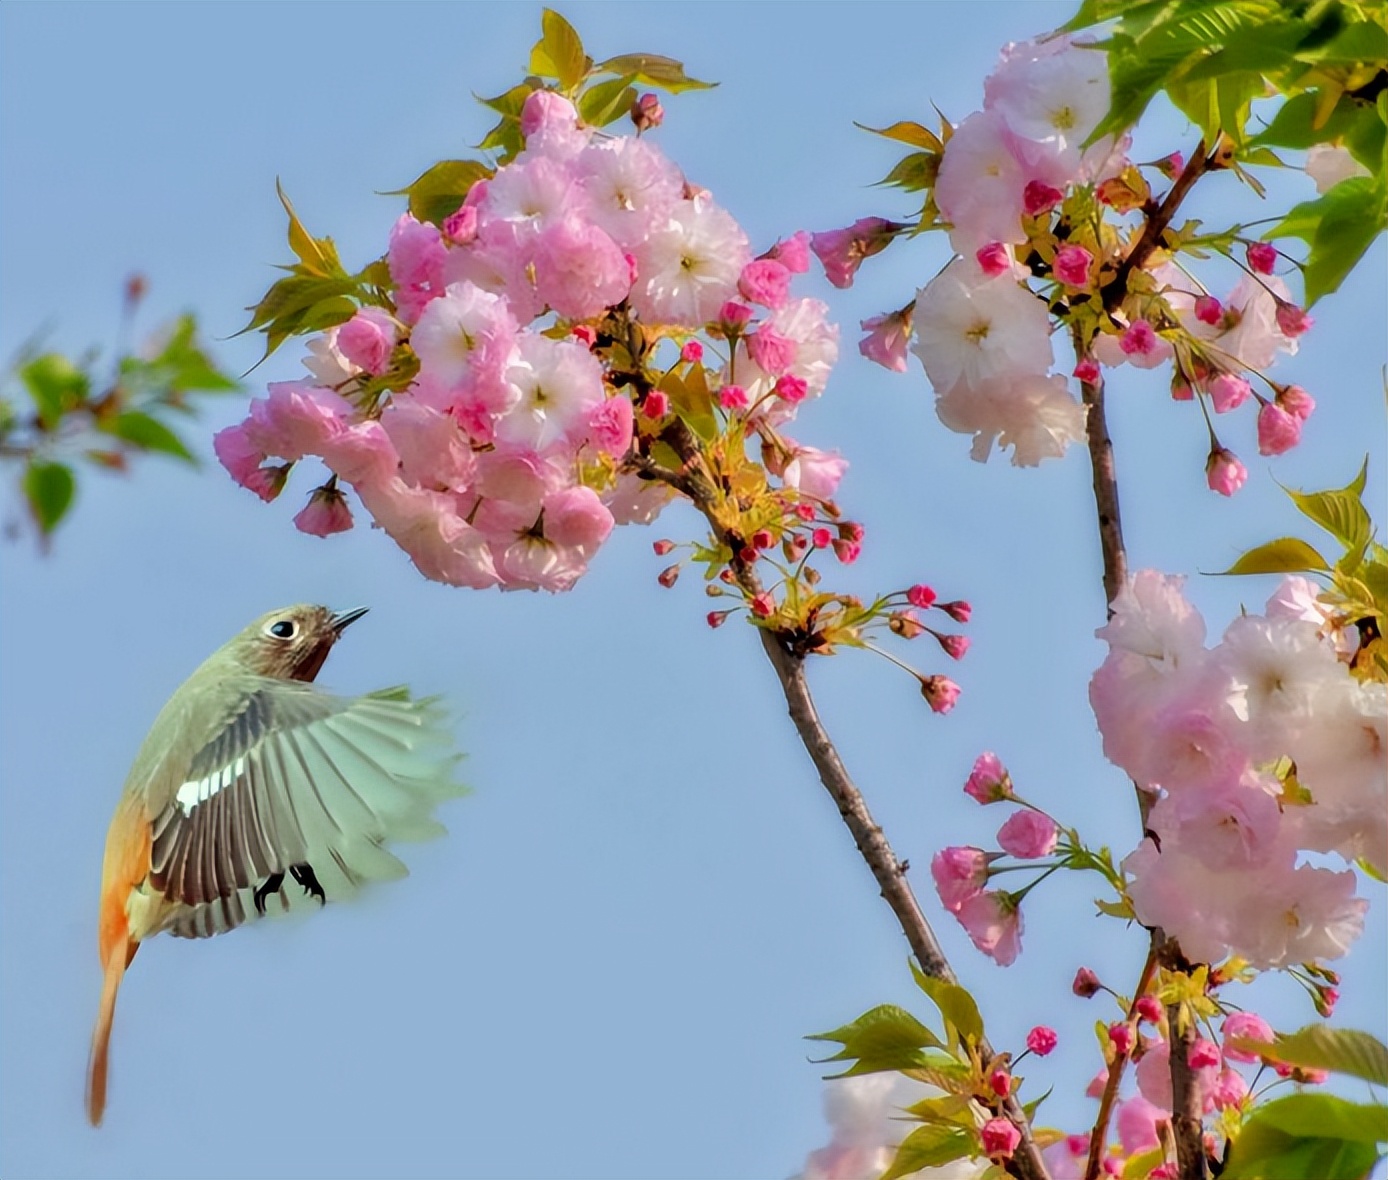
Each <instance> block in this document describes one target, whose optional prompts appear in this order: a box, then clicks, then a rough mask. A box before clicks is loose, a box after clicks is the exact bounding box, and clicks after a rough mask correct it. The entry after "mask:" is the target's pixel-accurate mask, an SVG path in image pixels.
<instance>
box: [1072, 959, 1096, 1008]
mask: <svg viewBox="0 0 1388 1180" xmlns="http://www.w3.org/2000/svg"><path fill="white" fill-rule="evenodd" d="M1103 986H1104V985H1103V984H1102V983H1100V982H1099V977H1098V976H1097V975H1095V974H1094V972H1093V971H1091V970H1090V969H1089V968H1088V967H1081V968H1080V969H1079V970H1078V971H1076V972H1075V981H1074V983H1072V984H1071V985H1070V990H1071V991H1072V992H1074V993H1075V995H1077V996H1079V997H1080V999H1082V1000H1087V999H1089V998H1090V996H1094V995H1097V994H1098V992H1099V989H1100V988H1102V987H1103Z"/></svg>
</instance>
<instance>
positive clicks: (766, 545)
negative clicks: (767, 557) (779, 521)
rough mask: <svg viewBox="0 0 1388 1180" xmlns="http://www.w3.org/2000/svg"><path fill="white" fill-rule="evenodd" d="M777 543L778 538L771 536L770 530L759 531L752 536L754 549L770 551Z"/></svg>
mask: <svg viewBox="0 0 1388 1180" xmlns="http://www.w3.org/2000/svg"><path fill="white" fill-rule="evenodd" d="M775 543H776V538H775V537H773V536H772V535H771V531H770V530H769V529H758V530H757V531H756V532H755V533H753V534H752V547H753V548H754V549H770V548H771V546H772V545H774V544H775Z"/></svg>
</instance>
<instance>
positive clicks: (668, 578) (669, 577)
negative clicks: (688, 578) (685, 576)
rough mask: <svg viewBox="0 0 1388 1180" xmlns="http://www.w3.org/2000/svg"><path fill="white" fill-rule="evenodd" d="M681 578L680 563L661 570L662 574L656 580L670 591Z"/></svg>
mask: <svg viewBox="0 0 1388 1180" xmlns="http://www.w3.org/2000/svg"><path fill="white" fill-rule="evenodd" d="M679 576H680V566H679V563H678V562H676V563H675V564H674V565H671V566H666V567H665V568H664V569H663V570H661V571H660V573H659V574H658V575H656V579H655V580H656V581H657V582H659V583H660V584H661V585H662V586H664V587H665V588H666V589H667V590H668V589H669V588H670V587H671V586H673V585H674V584H675V582H676V580H677V579H678V578H679Z"/></svg>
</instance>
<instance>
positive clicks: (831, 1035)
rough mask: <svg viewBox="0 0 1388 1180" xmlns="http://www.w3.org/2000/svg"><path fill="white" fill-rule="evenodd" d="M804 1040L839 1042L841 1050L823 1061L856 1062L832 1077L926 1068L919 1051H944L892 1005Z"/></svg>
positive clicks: (931, 1035)
mask: <svg viewBox="0 0 1388 1180" xmlns="http://www.w3.org/2000/svg"><path fill="white" fill-rule="evenodd" d="M806 1039H807V1040H811V1041H838V1042H840V1043H841V1044H842V1046H843V1048H842V1049H840V1050H839V1051H838V1052H837V1053H835V1054H834V1055H833V1056H832V1057H826V1058H824V1059H823V1060H824V1061H851V1060H853V1059H854V1058H856V1059H857V1061H856V1062H855V1064H854V1065H853V1066H852V1067H850V1068H849V1069H847V1070H846V1071H844V1073H841V1074H834V1075H832V1076H834V1077H850V1076H852V1075H855V1074H861V1073H879V1072H881V1071H883V1070H898V1069H910V1068H913V1067H917V1066H928V1065H929V1059H928V1058H927V1057H926V1056H925V1054H924V1053H922V1052H921V1050H922V1049H925V1048H934V1049H939V1048H943V1047H944V1045H943V1042H941V1040H940V1038H939V1037H938V1036H936V1035H935V1033H933V1032H932V1031H931V1030H930V1029H928V1028H926V1027H925V1025H923V1024H922V1023H921V1022H920V1021H919V1020H917V1019H916V1018H915V1017H914V1016H912V1015H911V1014H910V1013H909V1012H907V1011H906V1010H905V1009H904V1008H898V1007H897V1006H896V1005H894V1004H881V1005H879V1006H878V1007H876V1008H873V1009H872V1010H871V1011H870V1012H864V1013H863V1015H861V1016H860V1017H858V1019H857V1020H855V1021H854V1022H853V1023H852V1024H846V1025H844V1026H843V1027H842V1028H836V1029H834V1031H833V1032H827V1033H817V1034H815V1035H814V1036H810V1037H807V1038H806Z"/></svg>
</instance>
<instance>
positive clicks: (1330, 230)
mask: <svg viewBox="0 0 1388 1180" xmlns="http://www.w3.org/2000/svg"><path fill="white" fill-rule="evenodd" d="M1385 227H1388V183H1385V178H1384V176H1383V175H1380V176H1378V177H1372V176H1354V177H1351V178H1350V179H1349V180H1342V181H1341V182H1340V183H1339V184H1337V185H1336V186H1335V187H1334V188H1332V189H1330V190H1329V191H1328V192H1326V193H1323V194H1322V195H1321V196H1319V197H1317V198H1316V199H1315V200H1314V201H1303V202H1302V203H1301V204H1299V205H1296V206H1294V207H1293V208H1292V210H1291V211H1290V212H1289V213H1288V214H1287V215H1286V217H1284V218H1283V219H1282V220H1281V221H1280V222H1278V224H1277V225H1275V226H1273V227H1272V229H1270V230H1268V232H1267V233H1266V234H1264V235H1263V237H1264V239H1265V240H1268V241H1270V240H1272V239H1273V238H1285V237H1293V238H1301V239H1302V240H1303V241H1304V242H1305V243H1306V244H1307V245H1308V246H1309V247H1310V248H1311V252H1310V255H1309V257H1308V258H1307V260H1306V272H1305V273H1306V302H1307V305H1308V306H1309V305H1311V304H1314V303H1315V302H1316V300H1318V299H1320V298H1321V296H1323V295H1329V294H1330V293H1331V292H1332V291H1335V290H1336V289H1337V288H1338V287H1339V286H1340V283H1341V282H1343V281H1344V278H1345V276H1346V275H1347V274H1349V272H1350V271H1351V270H1353V269H1354V266H1355V264H1356V263H1358V261H1359V260H1360V258H1362V257H1363V256H1364V254H1365V253H1366V252H1367V250H1368V249H1369V247H1370V246H1371V245H1373V243H1374V239H1375V238H1377V237H1378V235H1379V234H1380V233H1382V232H1383V230H1384V229H1385Z"/></svg>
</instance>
